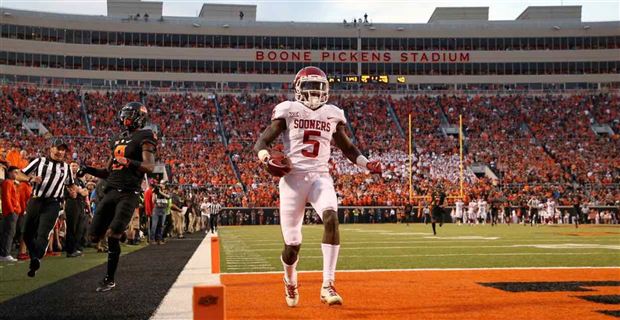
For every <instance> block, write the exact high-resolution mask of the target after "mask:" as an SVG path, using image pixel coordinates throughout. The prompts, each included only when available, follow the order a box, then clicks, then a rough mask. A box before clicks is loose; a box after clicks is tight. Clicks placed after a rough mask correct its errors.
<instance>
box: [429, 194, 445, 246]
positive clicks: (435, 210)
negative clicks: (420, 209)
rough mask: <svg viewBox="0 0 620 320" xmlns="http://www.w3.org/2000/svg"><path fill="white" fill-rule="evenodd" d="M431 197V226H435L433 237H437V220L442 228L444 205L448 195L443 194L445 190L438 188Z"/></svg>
mask: <svg viewBox="0 0 620 320" xmlns="http://www.w3.org/2000/svg"><path fill="white" fill-rule="evenodd" d="M431 197H432V199H431V225H432V226H433V235H436V234H437V230H435V223H437V220H439V226H440V227H441V226H442V225H443V204H444V202H445V201H446V194H445V193H444V192H443V188H442V187H441V186H438V187H437V188H436V189H435V190H434V191H433V194H432V196H431Z"/></svg>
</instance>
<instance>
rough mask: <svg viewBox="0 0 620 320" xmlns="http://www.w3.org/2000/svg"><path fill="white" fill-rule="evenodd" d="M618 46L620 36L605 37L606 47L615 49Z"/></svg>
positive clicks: (619, 45)
mask: <svg viewBox="0 0 620 320" xmlns="http://www.w3.org/2000/svg"><path fill="white" fill-rule="evenodd" d="M619 47H620V37H607V46H606V48H608V49H616V48H619Z"/></svg>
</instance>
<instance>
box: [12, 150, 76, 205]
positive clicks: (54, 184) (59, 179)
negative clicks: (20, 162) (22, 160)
mask: <svg viewBox="0 0 620 320" xmlns="http://www.w3.org/2000/svg"><path fill="white" fill-rule="evenodd" d="M22 172H23V173H24V174H26V175H29V174H30V173H33V172H34V173H35V175H36V176H39V177H41V179H42V181H41V183H37V184H35V185H34V186H33V188H32V196H34V197H40V198H57V199H60V198H61V197H62V196H63V195H64V190H65V186H69V185H72V184H74V181H73V175H72V174H71V170H69V165H68V164H66V163H64V162H59V161H53V160H50V159H47V158H46V157H40V158H36V159H34V160H32V162H30V163H29V164H28V166H27V167H25V168H24V169H22Z"/></svg>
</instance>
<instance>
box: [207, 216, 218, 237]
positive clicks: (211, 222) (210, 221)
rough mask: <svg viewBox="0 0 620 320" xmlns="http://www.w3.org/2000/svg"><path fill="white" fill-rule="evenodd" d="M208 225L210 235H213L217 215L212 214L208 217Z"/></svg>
mask: <svg viewBox="0 0 620 320" xmlns="http://www.w3.org/2000/svg"><path fill="white" fill-rule="evenodd" d="M209 224H210V225H211V233H215V229H217V215H216V214H212V215H211V217H209Z"/></svg>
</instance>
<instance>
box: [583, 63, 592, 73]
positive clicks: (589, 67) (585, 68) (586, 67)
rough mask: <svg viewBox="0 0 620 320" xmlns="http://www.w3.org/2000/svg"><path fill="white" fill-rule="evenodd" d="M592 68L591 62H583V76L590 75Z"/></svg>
mask: <svg viewBox="0 0 620 320" xmlns="http://www.w3.org/2000/svg"><path fill="white" fill-rule="evenodd" d="M592 69H593V66H592V62H591V61H585V62H584V63H583V72H584V73H585V74H592V73H594V72H592Z"/></svg>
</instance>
